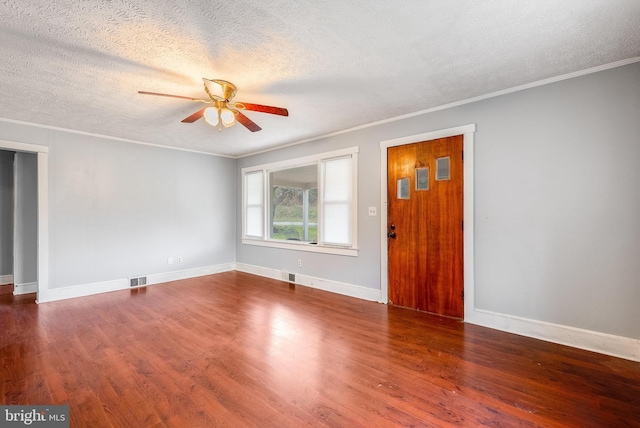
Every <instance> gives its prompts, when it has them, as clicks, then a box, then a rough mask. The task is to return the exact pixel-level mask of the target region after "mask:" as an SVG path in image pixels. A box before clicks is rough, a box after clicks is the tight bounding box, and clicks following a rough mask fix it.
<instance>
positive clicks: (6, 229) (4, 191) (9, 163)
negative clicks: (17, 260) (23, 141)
mask: <svg viewBox="0 0 640 428" xmlns="http://www.w3.org/2000/svg"><path fill="white" fill-rule="evenodd" d="M13 156H14V153H13V152H10V151H7V150H0V276H1V275H13V193H14V191H13Z"/></svg>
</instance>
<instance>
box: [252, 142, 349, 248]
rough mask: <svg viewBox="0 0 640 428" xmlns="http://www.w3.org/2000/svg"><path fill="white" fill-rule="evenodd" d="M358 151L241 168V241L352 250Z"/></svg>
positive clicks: (281, 245) (279, 246) (287, 246)
mask: <svg viewBox="0 0 640 428" xmlns="http://www.w3.org/2000/svg"><path fill="white" fill-rule="evenodd" d="M357 155H358V148H357V147H354V148H350V149H344V150H337V151H334V152H330V153H323V154H320V155H316V156H308V157H304V158H299V159H292V160H289V161H283V162H276V163H271V164H267V165H259V166H255V167H249V168H243V170H242V178H243V196H242V198H243V231H242V234H243V235H242V238H243V240H242V242H243V243H244V244H250V245H262V246H271V247H278V248H292V249H298V250H305V251H315V252H326V253H333V254H344V255H357V239H356V231H357V227H356V214H357V210H356V207H357V197H356V191H357ZM265 226H266V230H265Z"/></svg>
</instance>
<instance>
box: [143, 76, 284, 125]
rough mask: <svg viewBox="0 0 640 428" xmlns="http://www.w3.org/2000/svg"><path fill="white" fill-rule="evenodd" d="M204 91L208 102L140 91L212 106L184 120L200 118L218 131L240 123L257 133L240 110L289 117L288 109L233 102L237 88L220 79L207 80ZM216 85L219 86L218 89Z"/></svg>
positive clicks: (188, 121) (252, 123) (252, 122)
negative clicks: (216, 127)
mask: <svg viewBox="0 0 640 428" xmlns="http://www.w3.org/2000/svg"><path fill="white" fill-rule="evenodd" d="M202 80H203V82H204V90H205V92H206V93H207V95H208V96H209V99H208V100H201V99H198V98H191V97H184V96H182V95H171V94H160V93H157V92H147V91H138V93H139V94H143V95H157V96H160V97H171V98H180V99H184V100H189V101H197V102H201V103H205V104H212V105H211V106H210V107H205V108H203V109H200V110H198V111H197V112H195V113H193V114H192V115H191V116H189V117H186V118H184V119H183V120H182V122H184V123H193V122H195V121H196V120H198V119H200V118H204V120H205V121H206V122H207V123H208V124H209V125H211V126H218V127H219V128H218V130H219V131H222V126H224V127H225V128H228V127H230V126H233V124H234V123H235V122H236V121H238V122H240V123H241V124H242V125H244V126H245V127H246V128H247V129H248V130H249V131H251V132H257V131H260V130H261V129H262V128H260V127H259V126H258V125H257V124H256V123H255V122H254V121H252V120H251V119H249V118H248V117H247V116H245V115H244V114H243V113H242V112H240V110H251V111H258V112H260V113H269V114H277V115H280V116H289V112H288V111H287V109H286V108H281V107H271V106H265V105H261V104H252V103H244V102H233V103H232V102H231V100H232V99H233V97H234V96H235V95H236V92H237V88H236V85H234V84H233V83H231V82H227V81H226V80H219V79H205V78H204V77H203V78H202ZM215 85H219V86H220V88H218V87H217V86H215Z"/></svg>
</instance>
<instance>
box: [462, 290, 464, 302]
mask: <svg viewBox="0 0 640 428" xmlns="http://www.w3.org/2000/svg"><path fill="white" fill-rule="evenodd" d="M462 300H464V290H462Z"/></svg>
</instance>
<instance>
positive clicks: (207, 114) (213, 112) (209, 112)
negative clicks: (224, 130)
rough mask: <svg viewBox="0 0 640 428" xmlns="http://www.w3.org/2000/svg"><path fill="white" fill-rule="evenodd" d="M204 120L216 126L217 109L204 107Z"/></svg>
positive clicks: (217, 118)
mask: <svg viewBox="0 0 640 428" xmlns="http://www.w3.org/2000/svg"><path fill="white" fill-rule="evenodd" d="M202 116H203V117H204V120H205V121H207V123H208V124H209V125H211V126H218V123H219V117H218V116H219V115H218V109H217V108H215V107H207V108H206V109H204V113H203V114H202Z"/></svg>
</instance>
